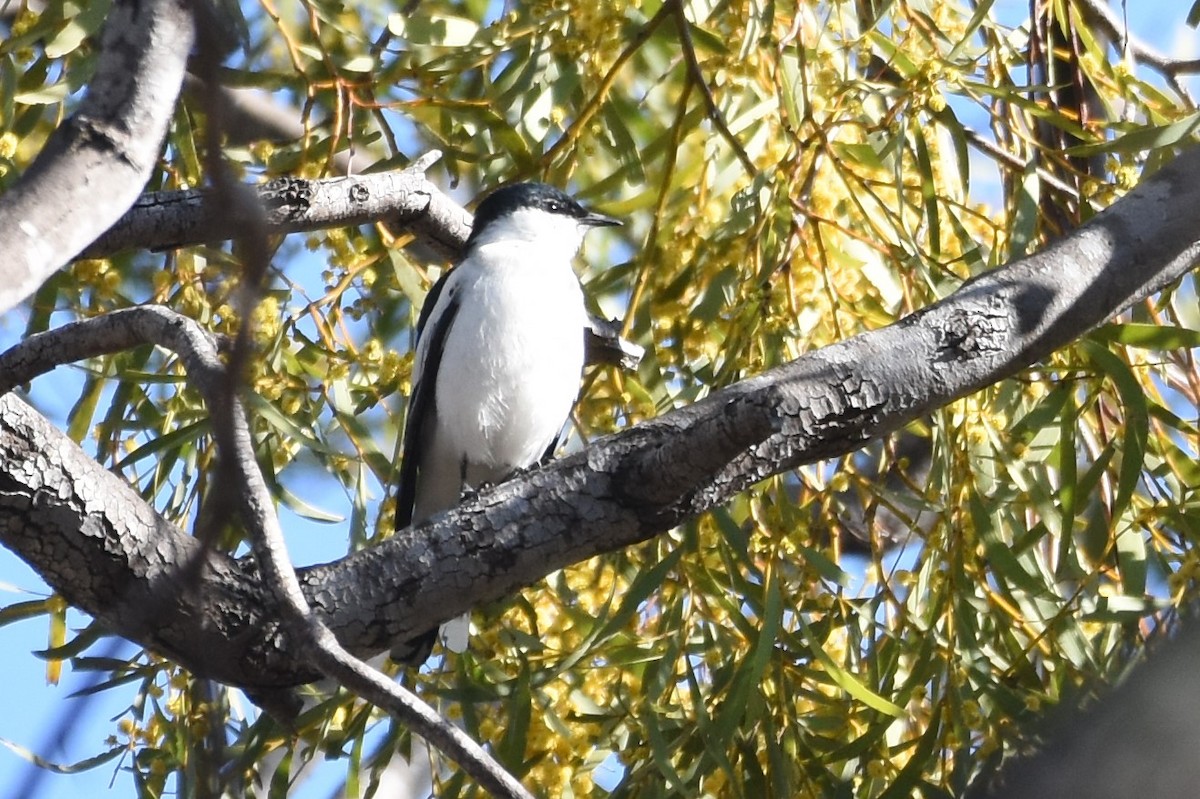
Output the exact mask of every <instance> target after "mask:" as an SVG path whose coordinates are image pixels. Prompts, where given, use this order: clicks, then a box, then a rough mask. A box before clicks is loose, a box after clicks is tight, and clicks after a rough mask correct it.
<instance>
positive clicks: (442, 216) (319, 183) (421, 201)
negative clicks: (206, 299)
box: [82, 150, 471, 258]
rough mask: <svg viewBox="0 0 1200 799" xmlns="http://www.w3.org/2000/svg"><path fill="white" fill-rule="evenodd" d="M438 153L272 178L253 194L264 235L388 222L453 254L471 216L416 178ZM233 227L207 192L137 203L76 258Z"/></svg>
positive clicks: (186, 241)
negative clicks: (358, 171) (393, 166)
mask: <svg viewBox="0 0 1200 799" xmlns="http://www.w3.org/2000/svg"><path fill="white" fill-rule="evenodd" d="M440 155H441V153H439V152H438V151H436V150H434V151H432V152H429V153H426V154H425V155H424V156H422V157H421V158H418V159H417V160H416V161H414V162H413V163H412V164H411V165H410V166H408V167H407V168H405V169H402V170H399V171H393V172H381V173H378V174H373V175H355V176H352V177H341V178H325V179H322V180H306V179H303V178H293V177H288V178H276V179H274V180H271V181H268V182H266V183H263V184H260V185H258V186H254V187H248V188H247V190H248V191H252V192H253V193H254V194H255V195H256V201H257V203H258V205H259V207H260V208H262V209H264V214H265V219H264V222H263V224H264V225H265V227H266V229H267V230H268V231H269V232H270V233H294V232H299V231H307V230H318V229H323V228H330V227H341V226H349V225H362V224H369V223H373V222H378V221H381V220H388V221H394V222H397V223H400V224H403V225H405V226H407V227H409V228H410V229H412V230H413V231H414V232H415V233H416V234H417V235H419V236H421V238H422V240H423V241H425V242H427V243H429V244H431V245H433V246H434V247H435V248H436V249H438V250H439V251H440V252H441V253H442V254H443V255H451V256H452V255H453V254H455V253H457V252H458V250H459V248H460V247H461V246H462V243H463V242H464V241H466V239H467V234H469V233H470V232H471V215H470V214H469V213H467V212H466V211H465V210H463V208H462V206H460V205H459V204H458V203H456V202H454V201H453V200H451V199H450V198H449V197H447V196H446V195H445V194H443V193H442V191H441V190H440V189H438V188H437V187H436V186H435V185H433V184H432V183H430V182H429V181H428V180H427V179H426V178H425V176H424V172H425V170H426V169H428V168H429V165H430V163H431V162H432V161H434V160H436V159H437V158H439V157H440ZM239 224H241V222H240V220H238V219H236V218H234V216H233V215H231V214H230V213H229V209H228V208H227V207H223V206H222V203H221V202H220V201H219V199H218V198H217V197H216V196H215V195H214V192H213V191H212V190H211V189H187V190H183V191H159V192H151V193H149V194H145V195H143V196H142V197H141V198H139V199H138V200H137V202H135V203H134V204H133V206H132V207H131V208H130V209H129V212H128V213H126V214H125V215H124V216H123V217H121V219H120V220H118V221H117V222H116V224H114V225H113V226H112V229H110V230H109V231H108V232H107V233H105V234H104V235H103V236H101V237H100V238H99V239H98V240H97V241H96V242H95V244H93V245H92V246H90V247H88V248H87V249H86V250H84V252H83V253H82V257H84V258H103V257H105V256H108V255H112V254H114V253H117V252H121V251H123V250H128V249H133V248H139V249H150V250H165V249H172V248H175V247H184V246H187V245H192V244H203V243H205V242H210V241H221V240H228V239H233V238H236V237H237V235H238V225H239Z"/></svg>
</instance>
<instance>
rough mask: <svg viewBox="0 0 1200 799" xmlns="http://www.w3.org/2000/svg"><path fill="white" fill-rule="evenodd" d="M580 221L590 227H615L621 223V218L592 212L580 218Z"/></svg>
mask: <svg viewBox="0 0 1200 799" xmlns="http://www.w3.org/2000/svg"><path fill="white" fill-rule="evenodd" d="M579 223H580V224H582V225H587V226H588V227H615V226H617V225H620V224H621V220H619V219H613V218H612V217H611V216H605V215H604V214H597V213H595V212H592V213H590V214H588V215H587V216H585V217H584V218H583V219H580V220H579Z"/></svg>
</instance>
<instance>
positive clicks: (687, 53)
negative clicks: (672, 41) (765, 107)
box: [664, 0, 758, 175]
mask: <svg viewBox="0 0 1200 799" xmlns="http://www.w3.org/2000/svg"><path fill="white" fill-rule="evenodd" d="M668 6H669V7H670V8H671V12H672V15H673V16H674V18H675V28H676V29H677V30H678V31H679V43H680V46H681V47H682V49H683V57H684V60H685V61H686V62H687V67H688V74H689V75H691V78H692V83H694V84H695V85H696V87H697V88H699V89H700V96H701V97H703V98H704V108H705V110H706V111H707V116H708V118H709V121H711V122H712V123H713V125H714V126H715V127H716V129H717V132H718V133H720V134H721V137H722V138H724V139H725V141H726V142H728V143H729V146H730V147H732V148H733V152H734V153H735V154H736V155H737V157H738V160H739V161H741V162H742V166H743V167H745V168H746V171H747V172H748V173H750V174H751V175H757V174H758V168H757V167H755V166H754V162H753V161H751V160H750V156H749V155H748V154H747V153H746V148H744V147H743V146H742V143H741V142H740V141H738V139H737V136H734V135H733V131H731V130H730V129H729V125H728V123H726V122H725V115H724V114H722V113H721V109H720V108H718V107H717V100H716V98H715V97H713V93H712V89H711V88H709V85H708V80H707V79H706V78H705V77H704V70H703V69H702V68H701V66H700V59H699V57H698V56H697V55H696V43H695V42H694V41H692V23H691V22H690V21H688V18H687V14H685V13H684V10H683V0H668V1H667V3H666V4H665V6H664V7H668Z"/></svg>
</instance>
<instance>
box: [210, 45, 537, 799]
mask: <svg viewBox="0 0 1200 799" xmlns="http://www.w3.org/2000/svg"><path fill="white" fill-rule="evenodd" d="M209 22H210V24H207V25H202V26H200V32H201V36H200V44H201V46H200V52H199V56H198V57H197V59H196V61H197V69H198V71H199V74H200V77H201V79H202V80H204V81H205V85H206V86H209V87H216V86H217V82H216V71H217V67H218V65H219V60H218V57H217V55H218V51H217V49H216V48H215V47H214V46H213V44H214V43H213V41H212V39H210V38H209V32H210V31H212V30H215V29H216V27H217V26H216V25H214V24H211V21H209ZM205 99H206V109H207V111H208V115H207V116H208V127H207V129H206V138H205V143H206V153H205V155H206V158H207V160H208V162H209V163H208V174H209V176H210V179H212V180H213V185H214V189H215V191H216V193H217V194H218V196H219V197H220V198H222V199H223V200H224V201H225V202H224V203H223V204H224V205H225V206H226V209H227V212H232V214H233V215H234V216H236V217H237V219H238V220H240V228H239V233H240V234H241V235H240V236H239V237H238V241H237V244H238V245H239V248H238V249H239V250H240V251H241V254H242V264H243V275H242V281H241V285H240V287H239V292H238V298H239V308H238V311H239V317H240V318H241V320H242V322H241V326H240V328H239V330H238V336H237V339H236V341H235V343H234V347H233V351H232V353H231V355H230V358H229V365H228V368H227V369H226V370H225V373H224V377H225V379H224V380H222V381H221V382H220V386H219V387H220V390H219V391H217V392H211V393H209V394H207V395H206V397H205V399H206V401H207V402H208V406H209V410H210V412H211V416H212V421H213V424H212V429H213V438H214V439H215V441H216V445H217V451H218V453H219V454H220V461H221V462H220V468H221V469H222V470H225V471H227V473H228V475H229V477H231V478H232V479H229V480H227V481H226V482H227V484H229V485H231V486H235V487H236V489H235V491H234V492H233V493H234V496H235V497H236V500H237V505H238V506H239V507H240V509H241V516H242V521H243V522H244V523H245V525H246V530H247V532H248V533H249V537H250V541H251V544H252V546H253V550H254V556H255V559H256V560H257V562H258V565H259V568H260V569H261V570H262V574H263V581H264V582H265V584H266V585H267V586H269V587H270V588H271V589H272V590H273V592H274V593H275V595H276V597H277V598H278V600H279V606H280V610H281V611H282V615H283V622H284V629H285V630H286V631H287V632H288V634H289V637H290V638H291V639H292V640H293V642H294V644H293V645H294V646H296V647H297V649H298V651H303V652H306V653H308V654H309V655H310V656H311V657H312V659H313V662H314V663H315V665H316V666H317V668H318V669H320V670H321V672H322V673H324V674H325V675H326V676H328V677H331V678H333V679H334V680H336V681H337V682H338V683H340V684H341V685H342V686H343V687H344V688H346V689H347V690H349V691H351V692H352V693H354V694H355V695H357V696H358V697H360V698H362V699H365V700H367V701H369V702H371V703H372V704H374V705H376V706H377V707H379V708H381V709H383V710H385V711H386V712H387V713H388V714H389V715H391V716H392V717H393V718H394V719H396V720H397V721H399V722H400V723H401V724H404V725H405V726H407V727H409V728H410V729H411V730H412V731H413V732H414V733H416V734H417V735H420V736H421V737H422V738H423V739H425V741H426V742H428V743H429V744H431V745H432V746H434V747H436V748H437V749H438V750H440V751H441V752H442V753H443V754H444V755H446V756H447V757H448V758H450V760H452V761H453V762H454V763H456V764H457V765H458V766H460V767H461V768H462V769H463V770H464V771H465V772H466V773H467V774H469V775H470V776H471V777H472V778H474V779H475V781H476V782H478V783H479V784H480V786H482V787H483V788H484V789H485V790H487V791H488V792H489V793H491V794H492V795H493V796H496V797H501V799H533V797H532V795H531V794H530V793H529V792H527V791H526V790H525V788H524V787H523V786H522V785H521V783H520V782H519V781H518V780H517V779H516V778H515V777H513V776H512V775H511V774H509V773H508V772H507V771H505V770H504V768H503V767H501V766H500V764H499V763H498V762H497V761H496V760H495V759H493V758H492V757H491V756H490V755H489V754H488V753H487V752H486V751H484V749H483V747H481V746H480V745H479V744H477V743H476V742H475V741H474V740H472V739H471V737H470V736H468V735H467V734H466V733H465V732H463V731H462V730H460V729H459V728H457V727H455V726H454V725H453V724H451V723H450V722H449V721H447V720H446V719H444V718H442V717H441V716H440V715H439V714H438V713H437V711H435V710H434V709H433V708H432V707H430V706H429V705H428V704H426V703H425V702H424V701H422V700H421V699H420V697H418V696H417V695H416V694H414V693H412V692H411V691H408V690H407V689H405V688H404V687H403V686H401V685H400V684H398V683H396V682H393V681H392V680H391V679H390V678H388V677H387V676H386V675H384V674H383V673H382V672H380V671H379V670H378V669H375V668H373V667H371V666H370V665H368V664H367V663H365V662H363V661H362V660H359V659H358V658H356V657H354V655H352V654H350V653H349V652H347V651H346V649H345V648H344V647H343V646H342V645H341V643H339V642H338V640H337V638H336V636H334V634H333V633H332V632H331V631H330V629H329V627H328V626H326V624H325V622H324V621H323V620H322V619H321V617H320V616H318V615H317V614H316V613H314V612H313V609H312V607H310V605H309V604H308V599H307V597H305V595H304V591H303V590H302V589H301V587H300V581H299V580H298V579H297V577H296V571H295V569H294V568H293V567H292V563H291V558H290V556H289V555H288V551H287V543H286V542H285V540H284V537H283V529H282V527H280V524H279V516H278V514H277V512H276V510H275V503H274V501H273V499H272V497H271V491H270V488H269V487H268V486H267V481H266V479H265V478H264V477H263V473H262V470H261V469H260V468H259V465H258V461H257V459H256V457H255V453H254V438H253V435H252V434H251V432H250V422H249V419H248V418H247V416H246V410H245V406H244V405H243V404H242V401H241V398H240V394H241V392H242V391H243V390H244V389H245V386H244V384H243V380H242V375H243V372H244V367H245V366H246V365H248V364H249V362H250V360H251V358H252V350H253V339H252V332H253V316H254V309H255V307H256V306H257V305H258V302H259V300H260V298H261V295H262V283H263V280H264V278H265V276H266V274H267V270H268V267H269V264H270V249H269V247H268V235H269V232H268V229H267V225H266V218H265V214H264V212H263V209H262V207H261V206H259V205H258V204H257V203H255V201H254V198H253V197H252V196H251V192H249V191H248V190H247V189H246V187H245V186H244V185H243V184H242V183H240V182H238V181H237V180H235V179H234V177H233V173H232V170H230V168H229V165H228V163H227V162H226V161H225V159H224V156H223V155H222V153H221V148H220V141H221V130H222V126H223V123H224V118H225V112H224V109H223V108H222V107H221V97H220V95H219V94H218V93H217V92H216V91H215V88H214V89H213V90H210V91H208V92H207V94H206V97H205Z"/></svg>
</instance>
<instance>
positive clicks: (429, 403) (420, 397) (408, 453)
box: [395, 272, 458, 531]
mask: <svg viewBox="0 0 1200 799" xmlns="http://www.w3.org/2000/svg"><path fill="white" fill-rule="evenodd" d="M451 274H452V273H451V272H446V273H444V274H443V275H442V276H441V277H440V278H439V279H438V281H437V282H436V283H434V284H433V288H432V289H430V290H429V293H428V294H427V295H425V304H424V305H422V306H421V313H420V315H418V317H417V348H418V352H419V351H420V347H421V344H422V343H423V342H424V340H425V338H426V337H428V338H429V344H428V348H427V349H426V350H425V359H424V361H423V362H422V363H421V373H420V375H419V376H418V379H417V381H416V382H415V383H414V384H413V387H412V394H411V395H410V396H409V398H408V414H407V416H406V417H405V420H404V442H403V446H402V447H401V453H400V478H399V481H398V483H399V485H398V488H397V491H396V528H395V529H396V530H397V531H399V530H403V529H404V528H405V527H408V526H409V525H410V524H412V517H413V505H414V504H415V503H416V499H417V469H418V467H419V466H420V463H421V456H422V454H423V453H422V449H423V447H424V445H425V444H426V442H427V441H428V440H429V435H428V434H431V433H432V432H433V420H434V416H435V414H436V413H437V411H436V409H435V408H434V406H433V395H434V391H435V387H436V386H437V375H438V367H439V366H441V363H442V350H443V349H444V348H445V345H446V333H447V332H448V331H449V330H450V325H451V324H452V323H453V322H454V317H455V315H456V314H457V313H458V298H457V297H455V296H454V290H453V289H451V290H450V293H449V294H447V295H446V310H445V311H444V312H443V313H442V315H441V316H439V317H438V318H437V320H436V321H435V322H434V324H433V328H432V329H430V330H426V329H425V326H426V324H428V322H429V319H430V317H431V315H432V313H433V308H434V306H435V305H437V302H438V299H439V298H440V297H441V296H442V291H443V290H444V289H445V288H446V283H447V279H448V278H449V277H450V275H451Z"/></svg>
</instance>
